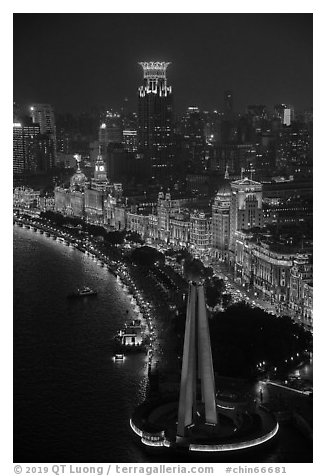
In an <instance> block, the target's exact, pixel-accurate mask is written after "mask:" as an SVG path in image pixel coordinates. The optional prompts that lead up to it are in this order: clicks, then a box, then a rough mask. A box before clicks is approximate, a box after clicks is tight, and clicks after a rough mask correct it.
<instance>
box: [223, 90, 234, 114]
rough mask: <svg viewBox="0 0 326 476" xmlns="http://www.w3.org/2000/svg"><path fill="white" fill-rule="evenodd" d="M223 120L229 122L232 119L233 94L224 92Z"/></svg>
mask: <svg viewBox="0 0 326 476" xmlns="http://www.w3.org/2000/svg"><path fill="white" fill-rule="evenodd" d="M223 112H224V118H225V120H227V121H229V120H232V119H233V92H232V91H224V108H223Z"/></svg>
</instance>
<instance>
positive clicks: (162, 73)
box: [138, 61, 173, 176]
mask: <svg viewBox="0 0 326 476" xmlns="http://www.w3.org/2000/svg"><path fill="white" fill-rule="evenodd" d="M139 64H140V65H141V67H142V68H143V73H144V83H143V85H142V86H140V87H139V89H138V140H139V148H140V151H141V152H143V153H144V154H145V155H146V156H147V157H149V158H150V165H151V173H152V175H153V176H157V175H162V174H165V173H166V172H167V167H168V166H169V165H170V164H171V160H172V143H173V141H172V87H171V86H168V85H167V79H166V70H167V67H168V66H169V64H170V63H166V62H160V61H157V62H154V61H149V62H141V63H139Z"/></svg>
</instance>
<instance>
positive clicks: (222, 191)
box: [216, 182, 231, 196]
mask: <svg viewBox="0 0 326 476" xmlns="http://www.w3.org/2000/svg"><path fill="white" fill-rule="evenodd" d="M216 195H219V196H225V195H231V185H230V183H229V182H225V183H223V184H222V185H221V186H220V187H219V189H218V191H217V193H216Z"/></svg>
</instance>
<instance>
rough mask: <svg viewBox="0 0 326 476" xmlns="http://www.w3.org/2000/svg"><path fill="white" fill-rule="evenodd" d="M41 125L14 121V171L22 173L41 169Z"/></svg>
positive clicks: (16, 173) (18, 173)
mask: <svg viewBox="0 0 326 476" xmlns="http://www.w3.org/2000/svg"><path fill="white" fill-rule="evenodd" d="M40 137H41V135H40V127H39V125H38V124H33V123H29V122H28V121H24V122H23V121H21V122H14V123H13V159H14V162H13V172H14V175H21V174H23V173H25V172H31V173H33V172H36V171H38V170H40V167H41V165H42V163H41V158H42V155H41V149H40V147H39V140H40Z"/></svg>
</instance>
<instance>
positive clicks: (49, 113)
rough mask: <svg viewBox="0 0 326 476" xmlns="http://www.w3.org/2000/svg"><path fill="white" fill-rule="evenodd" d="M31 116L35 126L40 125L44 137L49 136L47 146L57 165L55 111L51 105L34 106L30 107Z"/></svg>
mask: <svg viewBox="0 0 326 476" xmlns="http://www.w3.org/2000/svg"><path fill="white" fill-rule="evenodd" d="M30 116H31V118H32V121H33V123H34V124H39V126H40V132H41V134H42V135H44V136H48V139H49V140H48V141H47V146H46V147H50V148H52V154H51V155H53V158H54V161H53V162H54V163H53V164H51V167H52V166H54V165H55V164H56V144H57V138H56V126H55V118H54V109H53V106H51V105H50V104H33V105H32V106H30Z"/></svg>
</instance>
